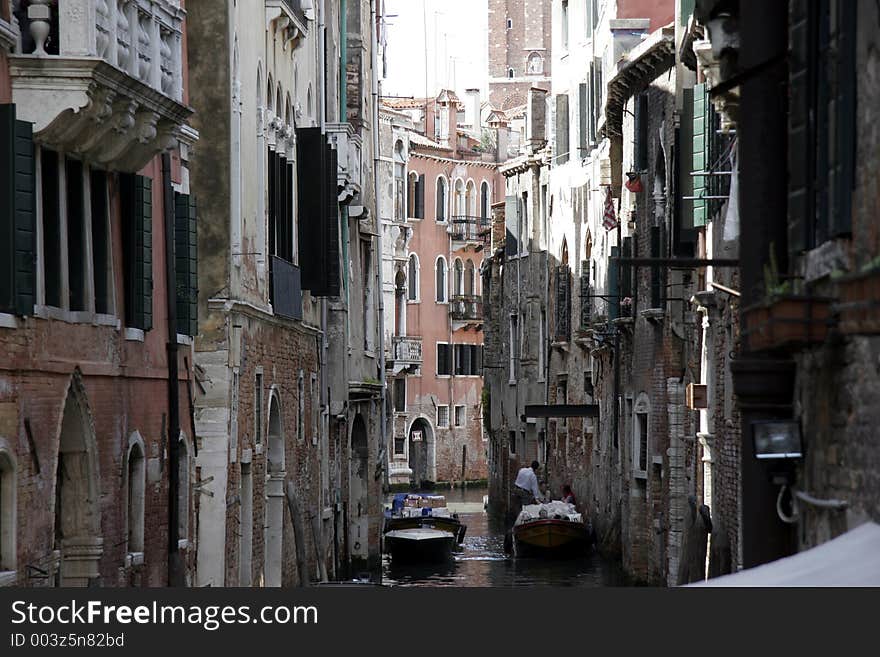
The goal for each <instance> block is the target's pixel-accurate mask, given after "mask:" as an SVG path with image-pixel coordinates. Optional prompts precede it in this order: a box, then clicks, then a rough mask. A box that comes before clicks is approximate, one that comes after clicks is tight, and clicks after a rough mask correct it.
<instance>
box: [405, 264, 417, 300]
mask: <svg viewBox="0 0 880 657" xmlns="http://www.w3.org/2000/svg"><path fill="white" fill-rule="evenodd" d="M408 270H409V271H408V276H407V278H408V288H407V299H409V300H410V301H418V300H419V256H417V255H416V254H415V253H411V254H410V256H409V267H408Z"/></svg>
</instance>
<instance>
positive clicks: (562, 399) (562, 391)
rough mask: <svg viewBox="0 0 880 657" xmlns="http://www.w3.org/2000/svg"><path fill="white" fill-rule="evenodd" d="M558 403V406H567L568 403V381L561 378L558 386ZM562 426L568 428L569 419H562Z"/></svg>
mask: <svg viewBox="0 0 880 657" xmlns="http://www.w3.org/2000/svg"><path fill="white" fill-rule="evenodd" d="M556 403H557V404H562V405H564V404H567V403H568V379H564V378H560V379H559V381H558V382H557V384H556ZM561 424H562V426H563V427H567V426H568V418H565V417H564V418H562V423H561Z"/></svg>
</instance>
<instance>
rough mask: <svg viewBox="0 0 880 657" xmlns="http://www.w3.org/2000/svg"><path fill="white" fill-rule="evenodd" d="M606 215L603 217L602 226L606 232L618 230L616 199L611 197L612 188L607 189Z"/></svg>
mask: <svg viewBox="0 0 880 657" xmlns="http://www.w3.org/2000/svg"><path fill="white" fill-rule="evenodd" d="M605 190H606V193H605V214H604V215H603V217H602V226H603V227H604V228H605V230H611V229H612V228H617V215H616V214H615V213H614V197H613V196H611V187H610V186H609V187H606V188H605Z"/></svg>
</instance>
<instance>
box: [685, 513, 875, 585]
mask: <svg viewBox="0 0 880 657" xmlns="http://www.w3.org/2000/svg"><path fill="white" fill-rule="evenodd" d="M690 586H880V525H878V524H877V523H874V522H868V523H865V524H864V525H861V526H859V527H856V528H855V529H852V530H850V531H848V532H846V533H845V534H842V535H841V536H838V537H837V538H835V539H832V540H830V541H828V542H827V543H822V544H821V545H819V546H817V547H814V548H812V549H810V550H805V551H804V552H800V553H798V554H795V555H794V556H791V557H786V558H784V559H779V560H777V561H772V562H770V563H767V564H764V565H761V566H757V567H755V568H749V569H748V570H743V571H741V572H739V573H736V574H734V575H725V576H724V577H716V578H714V579H710V580H708V581H706V582H699V583H697V584H691V585H690Z"/></svg>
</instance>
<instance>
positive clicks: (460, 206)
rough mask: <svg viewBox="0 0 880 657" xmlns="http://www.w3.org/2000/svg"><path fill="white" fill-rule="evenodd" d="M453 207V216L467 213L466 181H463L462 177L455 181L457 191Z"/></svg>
mask: <svg viewBox="0 0 880 657" xmlns="http://www.w3.org/2000/svg"><path fill="white" fill-rule="evenodd" d="M452 207H453V211H452V216H453V217H461V216H464V215H465V214H467V211H466V210H465V205H464V182H463V181H462V179H461V178H458V179H457V180H456V181H455V192H454V196H453V204H452Z"/></svg>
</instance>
